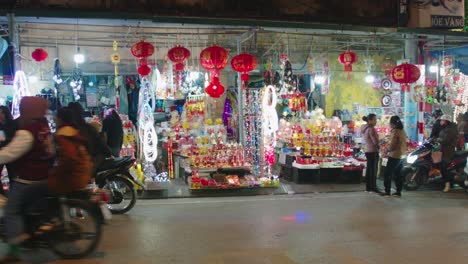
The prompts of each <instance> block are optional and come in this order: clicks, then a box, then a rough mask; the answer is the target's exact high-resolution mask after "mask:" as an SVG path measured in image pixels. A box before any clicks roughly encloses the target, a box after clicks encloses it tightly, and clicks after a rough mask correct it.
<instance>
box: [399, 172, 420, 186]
mask: <svg viewBox="0 0 468 264" xmlns="http://www.w3.org/2000/svg"><path fill="white" fill-rule="evenodd" d="M402 173H403V179H404V180H405V183H404V185H403V187H404V188H405V190H407V191H416V190H417V189H419V187H421V185H423V182H424V180H423V178H422V177H423V175H422V173H423V172H422V171H421V170H416V171H413V170H405V171H403V172H402Z"/></svg>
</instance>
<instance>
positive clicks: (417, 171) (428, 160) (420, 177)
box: [402, 139, 468, 191]
mask: <svg viewBox="0 0 468 264" xmlns="http://www.w3.org/2000/svg"><path fill="white" fill-rule="evenodd" d="M436 144H438V143H436V142H435V141H434V140H433V139H429V140H427V141H425V142H423V143H422V144H421V145H420V146H419V147H418V148H417V149H416V150H414V151H413V152H411V153H410V154H409V155H408V157H407V159H406V164H405V166H404V167H403V170H402V173H403V175H402V176H403V177H404V178H403V179H405V183H404V188H405V189H406V190H408V191H414V190H417V189H419V187H421V186H422V185H424V184H427V183H429V182H433V181H435V180H437V179H440V178H441V176H442V174H441V171H440V168H439V166H438V164H435V163H434V162H433V159H432V155H431V154H432V149H433V148H434V146H436ZM467 157H468V151H458V152H456V154H455V157H454V158H453V160H452V161H451V162H450V163H449V165H448V167H447V172H448V173H452V175H453V177H454V182H455V183H457V184H458V185H460V186H461V187H463V188H467V184H468V182H467V179H468V178H467V174H466V173H465V171H464V169H465V166H466V163H467Z"/></svg>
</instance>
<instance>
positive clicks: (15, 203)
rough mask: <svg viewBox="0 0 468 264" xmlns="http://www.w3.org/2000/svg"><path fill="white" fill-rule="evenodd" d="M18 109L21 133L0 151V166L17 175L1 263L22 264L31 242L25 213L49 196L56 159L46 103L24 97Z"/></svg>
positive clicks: (11, 188) (7, 219)
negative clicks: (22, 252) (25, 247)
mask: <svg viewBox="0 0 468 264" xmlns="http://www.w3.org/2000/svg"><path fill="white" fill-rule="evenodd" d="M19 109H20V118H19V119H18V130H17V131H16V133H15V136H14V137H13V139H12V141H11V142H10V143H9V144H8V145H6V146H5V147H4V148H3V149H1V150H0V163H2V164H6V163H10V162H14V175H15V178H14V179H13V182H12V183H11V187H10V192H9V199H8V201H7V204H6V208H5V216H4V221H5V232H6V234H5V235H6V238H7V242H8V245H9V250H8V253H7V255H6V256H5V257H4V258H3V259H1V260H0V263H8V262H15V261H18V260H19V250H20V245H21V244H22V243H23V242H24V241H26V240H27V239H29V235H28V234H27V233H25V227H24V210H25V208H26V207H27V206H28V205H30V204H31V203H32V202H33V201H36V200H38V199H41V198H42V197H44V196H45V195H46V193H47V191H48V189H47V178H48V172H49V169H50V168H51V167H52V165H53V162H54V155H55V152H54V144H53V140H52V134H51V132H50V128H49V124H48V122H47V119H46V118H45V114H46V112H47V100H46V99H43V98H40V97H23V98H22V100H21V103H20V107H19Z"/></svg>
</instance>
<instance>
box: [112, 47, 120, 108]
mask: <svg viewBox="0 0 468 264" xmlns="http://www.w3.org/2000/svg"><path fill="white" fill-rule="evenodd" d="M118 48H119V44H118V43H117V41H116V40H114V43H113V44H112V49H113V50H114V53H112V54H111V62H112V64H114V86H115V91H116V92H115V107H116V108H117V110H119V109H120V100H119V93H118V91H119V85H120V84H119V78H118V77H119V63H120V54H119V53H118V52H117V51H118Z"/></svg>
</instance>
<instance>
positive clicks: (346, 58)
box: [338, 50, 357, 80]
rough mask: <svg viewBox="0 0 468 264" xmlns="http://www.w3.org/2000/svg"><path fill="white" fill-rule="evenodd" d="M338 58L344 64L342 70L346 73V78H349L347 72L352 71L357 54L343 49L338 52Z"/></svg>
mask: <svg viewBox="0 0 468 264" xmlns="http://www.w3.org/2000/svg"><path fill="white" fill-rule="evenodd" d="M338 60H339V62H340V63H341V64H343V65H344V71H345V72H347V73H348V80H349V79H350V75H349V73H350V72H352V71H353V63H356V62H357V55H356V53H354V52H352V51H349V50H347V51H345V52H343V53H341V54H340V56H339V57H338Z"/></svg>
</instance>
